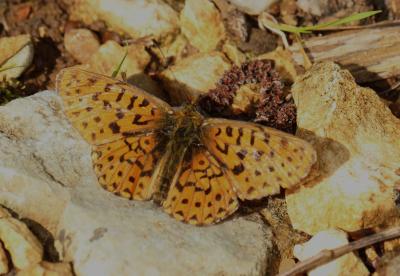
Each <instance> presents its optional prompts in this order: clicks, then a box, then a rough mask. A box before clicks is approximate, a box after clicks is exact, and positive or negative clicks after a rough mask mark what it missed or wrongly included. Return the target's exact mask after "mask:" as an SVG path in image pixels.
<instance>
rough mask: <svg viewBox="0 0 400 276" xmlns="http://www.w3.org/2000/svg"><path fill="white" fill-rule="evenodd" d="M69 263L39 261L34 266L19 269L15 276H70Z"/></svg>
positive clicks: (71, 273)
mask: <svg viewBox="0 0 400 276" xmlns="http://www.w3.org/2000/svg"><path fill="white" fill-rule="evenodd" d="M72 275H74V274H73V272H72V268H71V265H70V264H69V263H49V262H44V261H43V262H41V263H39V264H37V265H36V266H34V267H31V268H29V269H26V270H22V271H19V272H18V273H17V276H72Z"/></svg>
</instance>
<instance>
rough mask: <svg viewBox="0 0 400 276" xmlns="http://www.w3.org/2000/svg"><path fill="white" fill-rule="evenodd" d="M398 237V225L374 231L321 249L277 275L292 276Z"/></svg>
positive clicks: (399, 233)
mask: <svg viewBox="0 0 400 276" xmlns="http://www.w3.org/2000/svg"><path fill="white" fill-rule="evenodd" d="M398 237H400V227H395V228H392V229H389V230H385V231H382V232H380V233H376V234H373V235H370V236H367V237H364V238H361V239H359V240H357V241H353V242H351V243H349V244H346V245H343V246H340V247H337V248H335V249H325V250H322V251H321V252H320V253H318V254H317V255H315V256H313V257H311V258H309V259H307V260H305V261H302V262H299V263H297V264H296V265H295V266H294V267H292V268H291V269H290V270H289V271H286V272H283V273H281V274H279V275H278V276H293V275H299V274H301V273H304V272H306V271H309V270H311V269H314V268H316V267H318V266H321V265H323V264H326V263H328V262H330V261H333V260H335V259H337V258H339V257H341V256H343V255H345V254H347V253H349V252H352V251H355V250H358V249H361V248H364V247H367V246H370V245H373V244H375V243H378V242H382V241H386V240H392V239H395V238H398Z"/></svg>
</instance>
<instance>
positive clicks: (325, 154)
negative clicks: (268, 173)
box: [286, 62, 400, 234]
mask: <svg viewBox="0 0 400 276" xmlns="http://www.w3.org/2000/svg"><path fill="white" fill-rule="evenodd" d="M292 93H293V98H294V100H295V102H296V105H297V112H298V113H297V114H298V117H297V122H298V126H299V131H298V135H299V136H301V137H303V138H304V139H306V140H308V141H309V142H310V143H312V144H313V146H314V148H315V149H316V150H317V153H318V159H319V176H318V177H317V178H314V179H312V180H310V181H309V182H308V183H306V184H305V185H303V186H302V187H300V188H299V189H298V190H295V191H287V195H286V200H287V206H288V213H289V216H290V219H291V221H292V223H293V227H294V228H297V229H300V230H302V231H304V232H307V233H309V234H315V233H317V232H319V231H321V230H324V229H329V228H333V227H334V228H340V229H343V230H345V231H357V230H360V229H363V228H368V227H374V226H377V225H379V224H381V223H382V222H384V221H385V220H387V219H390V217H391V216H392V215H393V212H394V211H395V210H396V204H395V200H394V198H395V196H394V187H395V185H396V183H399V181H400V173H399V172H400V169H399V168H400V139H399V137H400V120H399V119H397V118H396V117H394V116H393V114H392V113H391V112H390V110H389V109H388V108H387V107H386V106H385V104H384V103H383V102H382V101H381V100H380V99H379V97H378V96H377V95H376V93H375V92H374V91H373V90H371V89H368V88H363V87H359V86H357V84H356V83H355V81H354V78H353V77H352V76H351V74H350V73H349V72H348V71H347V70H341V69H340V67H339V66H338V65H336V64H334V63H331V62H327V63H319V64H315V65H314V66H313V67H312V68H311V70H310V71H309V72H307V73H306V74H305V75H304V76H302V77H300V78H299V80H297V81H296V83H295V84H294V85H293V88H292Z"/></svg>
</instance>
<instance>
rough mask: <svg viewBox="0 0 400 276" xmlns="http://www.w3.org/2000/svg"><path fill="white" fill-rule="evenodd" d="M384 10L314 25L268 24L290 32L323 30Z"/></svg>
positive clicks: (356, 14)
mask: <svg viewBox="0 0 400 276" xmlns="http://www.w3.org/2000/svg"><path fill="white" fill-rule="evenodd" d="M380 12H382V11H381V10H378V11H368V12H361V13H355V14H352V15H350V16H347V17H345V18H341V19H338V20H335V21H331V22H327V23H322V24H318V25H314V26H303V27H296V26H291V25H287V24H276V23H273V22H268V25H270V26H271V27H272V28H275V29H279V30H281V31H284V32H289V33H310V32H312V31H318V30H322V29H324V28H327V27H334V26H339V25H343V24H346V23H349V22H353V21H357V20H361V19H364V18H367V17H370V16H373V15H375V14H378V13H380Z"/></svg>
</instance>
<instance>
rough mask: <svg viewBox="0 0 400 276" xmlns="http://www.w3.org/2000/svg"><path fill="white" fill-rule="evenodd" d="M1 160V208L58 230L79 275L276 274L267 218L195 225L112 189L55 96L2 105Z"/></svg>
mask: <svg viewBox="0 0 400 276" xmlns="http://www.w3.org/2000/svg"><path fill="white" fill-rule="evenodd" d="M0 156H1V158H0V189H1V193H0V204H3V205H5V206H7V207H17V210H18V212H19V213H20V214H21V216H24V217H29V218H30V219H33V220H35V221H38V222H40V223H41V224H42V226H44V227H45V228H50V229H53V230H52V233H55V238H56V239H57V240H58V244H59V247H58V248H59V250H60V257H61V259H62V260H63V261H65V262H72V263H73V265H74V271H75V272H76V274H77V275H98V272H99V271H101V272H102V275H132V273H133V274H137V275H147V274H159V275H160V274H165V275H186V274H189V273H190V274H194V275H216V274H226V275H250V274H251V275H265V274H269V275H272V274H274V273H275V271H274V270H273V268H274V267H276V265H274V262H276V261H277V260H276V259H275V258H276V256H274V253H273V245H272V238H273V237H272V233H271V230H270V228H269V227H268V226H266V225H265V224H264V223H263V222H262V221H261V219H257V216H255V217H252V219H250V218H248V217H245V216H240V215H236V216H235V217H232V218H231V219H230V220H226V221H224V222H222V223H220V224H217V225H213V226H209V227H194V226H191V225H187V224H183V223H181V222H178V221H176V220H174V219H173V218H171V217H169V216H168V215H167V214H166V213H165V212H164V211H163V210H162V208H160V207H158V206H156V205H155V204H154V203H152V202H138V201H129V200H126V199H123V198H120V197H117V196H115V195H113V194H111V193H108V192H106V191H104V190H103V189H102V188H101V187H100V185H99V184H98V183H97V179H96V177H95V175H94V172H93V170H92V164H91V159H90V146H89V145H87V144H86V143H85V142H84V141H83V139H82V138H81V137H80V135H79V134H78V133H77V131H75V130H74V129H73V128H72V127H71V126H70V124H69V123H68V122H67V120H66V118H65V116H64V115H63V113H62V107H61V101H60V99H59V97H58V96H57V94H56V93H54V92H41V93H37V94H35V95H34V96H31V97H27V98H20V99H17V100H14V101H12V102H11V103H9V104H7V105H5V106H2V107H0ZM34 156H35V157H34ZM28 180H29V181H28ZM27 209H28V210H27ZM45 216H48V217H49V218H47V219H45ZM6 219H7V218H6ZM1 220H3V219H1ZM54 228H55V230H54Z"/></svg>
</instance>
